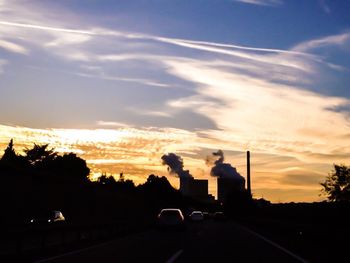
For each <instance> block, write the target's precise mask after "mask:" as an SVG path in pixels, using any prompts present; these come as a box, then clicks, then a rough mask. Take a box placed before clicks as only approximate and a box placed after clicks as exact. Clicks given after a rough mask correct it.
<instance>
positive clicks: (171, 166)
mask: <svg viewBox="0 0 350 263" xmlns="http://www.w3.org/2000/svg"><path fill="white" fill-rule="evenodd" d="M162 160H163V164H164V165H167V166H168V171H169V173H171V174H177V175H178V176H179V177H180V178H186V177H187V178H192V175H191V174H190V172H189V170H184V164H183V160H182V158H181V157H180V156H178V155H176V154H175V153H169V154H164V155H163V156H162Z"/></svg>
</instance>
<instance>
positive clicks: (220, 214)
mask: <svg viewBox="0 0 350 263" xmlns="http://www.w3.org/2000/svg"><path fill="white" fill-rule="evenodd" d="M214 219H215V220H224V219H226V216H225V214H224V213H223V212H215V213H214Z"/></svg>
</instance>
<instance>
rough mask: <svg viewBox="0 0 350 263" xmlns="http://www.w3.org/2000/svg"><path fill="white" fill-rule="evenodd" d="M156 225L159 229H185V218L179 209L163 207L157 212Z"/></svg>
mask: <svg viewBox="0 0 350 263" xmlns="http://www.w3.org/2000/svg"><path fill="white" fill-rule="evenodd" d="M157 218H158V227H159V228H160V229H180V230H184V229H185V218H184V216H183V214H182V212H181V210H180V209H177V208H165V209H162V210H161V211H160V213H159V214H158V217H157Z"/></svg>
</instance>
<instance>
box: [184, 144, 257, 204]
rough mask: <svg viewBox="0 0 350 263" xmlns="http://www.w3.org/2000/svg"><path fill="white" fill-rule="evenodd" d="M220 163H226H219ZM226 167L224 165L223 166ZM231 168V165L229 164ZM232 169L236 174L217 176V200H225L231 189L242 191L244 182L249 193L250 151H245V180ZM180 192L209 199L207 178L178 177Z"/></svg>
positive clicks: (200, 198)
mask: <svg viewBox="0 0 350 263" xmlns="http://www.w3.org/2000/svg"><path fill="white" fill-rule="evenodd" d="M220 164H221V165H227V164H224V163H220ZM224 167H226V166H224ZM230 168H231V169H232V167H231V166H230ZM232 171H233V172H234V173H236V174H237V175H238V176H217V200H218V201H220V202H222V201H225V199H226V197H227V195H228V194H229V193H230V192H232V191H244V190H245V183H246V182H247V191H248V193H249V195H251V181H250V152H249V151H247V180H245V179H244V178H243V177H242V176H240V175H239V174H238V173H237V171H236V169H235V168H233V169H232ZM180 192H181V193H182V194H183V195H184V196H189V197H192V198H196V199H199V200H209V199H212V198H210V195H209V194H208V180H204V179H201V180H199V179H194V178H193V177H180Z"/></svg>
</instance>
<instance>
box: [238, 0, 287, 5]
mask: <svg viewBox="0 0 350 263" xmlns="http://www.w3.org/2000/svg"><path fill="white" fill-rule="evenodd" d="M234 1H235V2H240V3H244V4H252V5H260V6H277V5H281V4H282V3H283V2H282V1H281V0H234Z"/></svg>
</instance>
